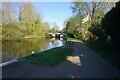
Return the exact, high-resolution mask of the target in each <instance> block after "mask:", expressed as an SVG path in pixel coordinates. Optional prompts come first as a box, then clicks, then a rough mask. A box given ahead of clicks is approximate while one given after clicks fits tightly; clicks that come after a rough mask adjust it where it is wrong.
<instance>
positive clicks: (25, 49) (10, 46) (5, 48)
mask: <svg viewBox="0 0 120 80" xmlns="http://www.w3.org/2000/svg"><path fill="white" fill-rule="evenodd" d="M48 42H49V40H47V39H27V40H22V41H20V40H6V41H2V59H3V62H4V61H8V60H11V59H14V58H18V57H22V56H27V55H29V54H31V51H32V50H34V51H35V52H39V50H40V49H41V48H47V47H48Z"/></svg>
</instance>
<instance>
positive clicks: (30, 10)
mask: <svg viewBox="0 0 120 80" xmlns="http://www.w3.org/2000/svg"><path fill="white" fill-rule="evenodd" d="M0 11H1V13H2V35H3V36H2V39H23V38H24V37H27V36H38V37H44V36H45V33H47V32H48V31H49V25H48V24H47V23H43V22H42V17H41V15H40V14H38V13H37V11H36V10H35V7H34V6H33V5H32V3H31V2H26V3H13V2H4V3H3V4H2V8H1V9H0Z"/></svg>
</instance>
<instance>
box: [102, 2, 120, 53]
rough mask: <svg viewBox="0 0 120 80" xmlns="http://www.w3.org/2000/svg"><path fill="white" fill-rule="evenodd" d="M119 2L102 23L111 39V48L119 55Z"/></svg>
mask: <svg viewBox="0 0 120 80" xmlns="http://www.w3.org/2000/svg"><path fill="white" fill-rule="evenodd" d="M119 21H120V1H119V2H117V3H116V6H115V7H114V8H112V9H111V10H110V11H109V12H108V13H107V14H106V15H105V18H104V19H103V21H102V26H103V28H104V30H105V31H106V32H107V34H108V35H110V37H111V41H110V42H111V46H112V48H113V49H114V50H115V51H117V53H119V52H120V51H119V50H120V47H119V45H120V25H119Z"/></svg>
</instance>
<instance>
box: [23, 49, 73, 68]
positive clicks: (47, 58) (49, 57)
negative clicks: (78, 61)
mask: <svg viewBox="0 0 120 80" xmlns="http://www.w3.org/2000/svg"><path fill="white" fill-rule="evenodd" d="M72 53H73V49H71V48H62V47H57V48H53V49H50V50H47V51H43V52H40V53H36V54H35V56H32V55H29V56H26V57H23V58H22V60H24V61H27V62H30V63H33V64H40V65H44V66H55V65H57V64H60V63H62V62H63V61H65V60H66V58H67V56H70V55H71V54H72Z"/></svg>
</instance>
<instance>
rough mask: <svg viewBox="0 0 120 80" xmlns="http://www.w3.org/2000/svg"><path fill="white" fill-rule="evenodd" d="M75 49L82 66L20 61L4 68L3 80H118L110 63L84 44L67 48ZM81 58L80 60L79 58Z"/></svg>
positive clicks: (76, 44) (117, 74) (73, 44)
mask: <svg viewBox="0 0 120 80" xmlns="http://www.w3.org/2000/svg"><path fill="white" fill-rule="evenodd" d="M68 46H69V47H71V48H73V49H74V53H73V57H74V56H77V59H76V60H80V61H78V62H80V65H78V64H77V63H74V62H72V61H69V60H66V61H65V62H63V63H61V64H59V65H57V66H55V67H45V66H40V65H34V64H30V63H27V62H24V61H18V62H16V63H12V64H9V65H6V66H4V67H2V76H3V78H118V77H119V75H120V73H119V71H118V70H117V69H115V68H113V66H111V65H110V64H109V63H108V62H106V61H105V60H103V59H102V58H101V57H99V56H98V55H97V54H96V53H95V52H94V51H92V50H91V49H89V48H88V47H87V46H86V45H85V44H83V43H77V42H76V43H72V44H69V45H66V46H65V47H68ZM78 57H79V58H78Z"/></svg>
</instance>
